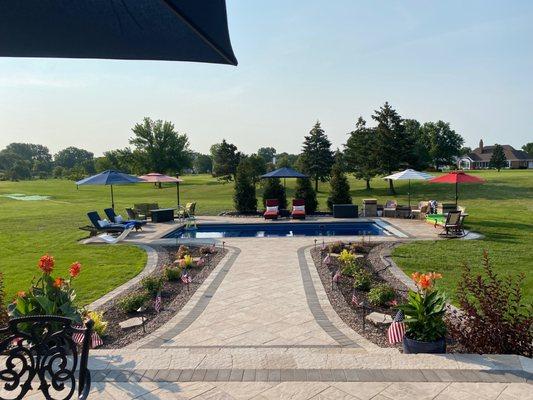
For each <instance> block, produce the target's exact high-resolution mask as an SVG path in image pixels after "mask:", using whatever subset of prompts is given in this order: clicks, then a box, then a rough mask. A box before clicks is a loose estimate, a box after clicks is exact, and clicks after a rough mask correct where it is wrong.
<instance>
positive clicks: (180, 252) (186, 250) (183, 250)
mask: <svg viewBox="0 0 533 400" xmlns="http://www.w3.org/2000/svg"><path fill="white" fill-rule="evenodd" d="M189 254H191V251H190V250H189V248H188V247H187V246H185V245H184V244H182V245H181V246H180V247H179V248H178V251H177V253H176V259H178V260H181V259H182V258H183V257H185V256H186V255H189Z"/></svg>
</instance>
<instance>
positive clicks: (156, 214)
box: [151, 208, 174, 222]
mask: <svg viewBox="0 0 533 400" xmlns="http://www.w3.org/2000/svg"><path fill="white" fill-rule="evenodd" d="M151 216H152V222H168V221H174V209H173V208H158V209H156V210H152V211H151Z"/></svg>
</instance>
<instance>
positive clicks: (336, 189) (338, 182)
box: [327, 157, 352, 210]
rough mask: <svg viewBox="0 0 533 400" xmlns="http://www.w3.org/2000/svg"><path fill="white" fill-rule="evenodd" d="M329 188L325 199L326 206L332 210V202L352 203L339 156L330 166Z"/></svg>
mask: <svg viewBox="0 0 533 400" xmlns="http://www.w3.org/2000/svg"><path fill="white" fill-rule="evenodd" d="M329 184H330V186H331V190H330V192H329V197H328V200H327V203H328V208H329V209H330V210H333V204H352V197H351V196H350V185H349V184H348V179H347V178H346V175H345V174H344V170H343V168H342V162H341V159H340V157H339V158H338V159H337V160H336V161H335V164H333V167H332V168H331V179H330V181H329Z"/></svg>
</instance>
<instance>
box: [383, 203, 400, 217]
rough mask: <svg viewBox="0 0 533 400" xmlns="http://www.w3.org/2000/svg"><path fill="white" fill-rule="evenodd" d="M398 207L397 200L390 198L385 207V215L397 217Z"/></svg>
mask: <svg viewBox="0 0 533 400" xmlns="http://www.w3.org/2000/svg"><path fill="white" fill-rule="evenodd" d="M397 207H398V203H397V202H396V200H388V201H387V203H385V207H383V216H384V217H396V208H397Z"/></svg>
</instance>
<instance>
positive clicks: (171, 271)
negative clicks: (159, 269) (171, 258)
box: [165, 267, 181, 282]
mask: <svg viewBox="0 0 533 400" xmlns="http://www.w3.org/2000/svg"><path fill="white" fill-rule="evenodd" d="M180 278H181V268H180V267H166V268H165V279H166V280H167V281H169V282H174V281H179V280H180Z"/></svg>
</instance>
